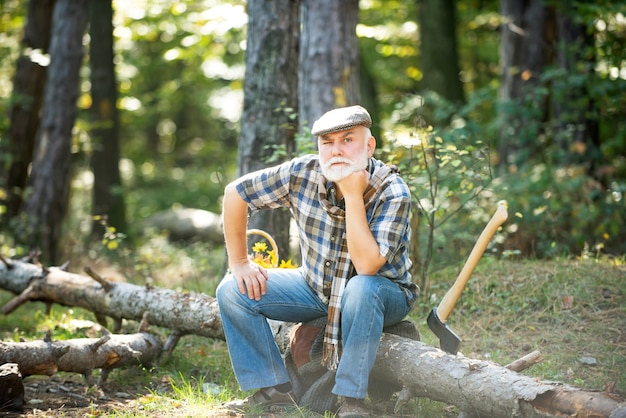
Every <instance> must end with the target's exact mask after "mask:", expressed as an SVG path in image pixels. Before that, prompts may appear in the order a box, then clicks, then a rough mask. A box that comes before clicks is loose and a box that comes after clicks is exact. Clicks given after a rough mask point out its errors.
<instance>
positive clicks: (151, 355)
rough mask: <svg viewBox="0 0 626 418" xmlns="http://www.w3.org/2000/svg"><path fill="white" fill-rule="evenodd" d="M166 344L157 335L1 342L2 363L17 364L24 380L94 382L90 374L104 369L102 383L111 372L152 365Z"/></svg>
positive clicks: (141, 333) (101, 377)
mask: <svg viewBox="0 0 626 418" xmlns="http://www.w3.org/2000/svg"><path fill="white" fill-rule="evenodd" d="M162 348H163V345H162V344H161V341H160V340H159V339H158V338H157V337H156V336H154V335H152V334H149V333H146V332H139V333H136V334H124V335H119V334H111V333H108V332H105V333H104V335H103V336H102V337H100V338H77V339H73V340H64V341H50V340H49V339H47V338H46V339H44V340H43V341H27V342H0V364H2V363H16V364H17V365H18V368H19V371H20V373H21V374H22V376H23V377H27V376H32V375H46V376H52V375H53V374H55V373H57V372H71V373H80V374H82V375H83V376H85V378H86V380H87V382H88V383H90V384H91V383H92V382H91V373H92V372H93V370H95V369H102V373H101V375H100V383H102V382H103V381H105V380H106V378H107V376H108V374H109V373H110V372H111V370H113V369H115V368H118V367H123V366H133V365H143V366H149V365H151V364H154V362H155V361H156V360H157V359H158V358H159V356H160V354H161V351H162Z"/></svg>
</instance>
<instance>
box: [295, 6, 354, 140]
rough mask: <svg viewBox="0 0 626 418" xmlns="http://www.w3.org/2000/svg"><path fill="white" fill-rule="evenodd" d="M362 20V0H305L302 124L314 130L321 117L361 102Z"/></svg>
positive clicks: (301, 45)
mask: <svg viewBox="0 0 626 418" xmlns="http://www.w3.org/2000/svg"><path fill="white" fill-rule="evenodd" d="M358 19H359V2H358V0H342V1H336V0H303V1H302V12H301V21H302V35H301V36H302V40H301V42H300V77H299V78H300V85H299V90H300V97H301V98H302V100H301V101H300V109H299V115H300V125H301V126H302V127H308V129H310V128H311V126H312V125H313V122H315V120H317V118H319V117H320V116H321V115H322V114H323V113H324V112H326V111H328V110H331V109H333V108H335V107H340V106H349V105H353V104H360V103H359V101H360V92H359V60H358V57H359V51H358V44H357V37H356V25H357V23H358ZM312 141H313V139H312ZM313 142H315V141H313Z"/></svg>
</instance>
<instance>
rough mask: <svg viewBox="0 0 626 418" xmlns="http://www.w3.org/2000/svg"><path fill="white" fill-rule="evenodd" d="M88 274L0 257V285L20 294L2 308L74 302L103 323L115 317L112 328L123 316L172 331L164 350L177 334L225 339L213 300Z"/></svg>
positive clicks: (173, 344)
mask: <svg viewBox="0 0 626 418" xmlns="http://www.w3.org/2000/svg"><path fill="white" fill-rule="evenodd" d="M90 273H91V275H92V277H88V276H83V275H79V274H74V273H70V272H67V271H64V270H62V269H60V268H50V269H49V270H47V269H44V268H42V267H40V266H37V265H34V264H30V263H26V262H22V261H17V260H11V261H7V260H4V262H0V288H2V289H6V290H9V291H11V292H13V293H15V294H18V295H19V296H17V297H16V298H14V299H13V300H11V301H10V302H9V303H8V304H7V305H5V306H4V307H3V313H4V314H8V313H10V312H12V311H13V310H15V309H16V308H17V307H19V306H20V305H22V304H23V303H25V302H27V301H32V300H37V301H43V302H46V303H49V304H52V303H58V304H60V305H65V306H76V307H80V308H84V309H87V310H88V311H91V312H93V313H94V314H95V316H96V319H97V320H98V322H99V323H100V324H101V325H103V326H105V327H107V320H106V318H107V317H109V318H113V320H114V322H115V324H114V327H113V330H114V331H116V330H118V329H119V328H120V326H121V321H122V320H123V319H131V320H136V321H139V320H142V319H143V318H144V314H145V315H146V317H145V320H146V321H148V323H150V324H151V325H156V326H160V327H163V328H167V329H169V330H170V331H171V335H170V336H169V338H168V341H166V343H165V347H164V349H165V350H166V351H167V352H171V351H172V350H173V349H174V347H175V345H176V343H177V342H178V339H179V338H180V337H181V336H183V335H187V334H195V335H199V336H203V337H210V338H219V339H222V340H223V339H224V331H223V329H222V321H221V318H220V315H219V309H218V306H217V300H215V298H213V297H210V296H206V295H203V294H197V293H193V292H189V293H181V292H176V291H174V290H169V289H159V288H154V287H149V286H137V285H133V284H130V283H124V282H111V281H108V280H106V279H105V278H101V277H99V276H98V275H97V274H96V273H94V272H91V271H90Z"/></svg>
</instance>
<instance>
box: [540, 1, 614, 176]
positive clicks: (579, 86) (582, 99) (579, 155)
mask: <svg viewBox="0 0 626 418" xmlns="http://www.w3.org/2000/svg"><path fill="white" fill-rule="evenodd" d="M571 3H572V2H571V1H566V2H563V4H561V5H560V6H558V7H557V13H556V22H557V40H558V43H557V45H556V65H557V66H558V68H560V69H562V70H563V73H564V74H566V76H565V77H564V79H560V80H554V85H553V90H554V91H555V94H554V99H553V102H552V103H553V111H554V116H553V120H554V127H555V139H556V141H557V143H558V144H559V145H560V147H561V149H562V150H563V154H564V155H565V158H564V159H563V160H562V161H561V162H562V163H563V164H581V163H583V164H585V165H586V168H587V172H588V173H589V174H590V175H592V176H593V175H594V171H595V169H596V168H597V167H598V166H600V165H602V158H603V157H602V151H601V149H600V146H601V144H600V138H599V124H598V120H597V117H593V116H591V115H594V114H596V113H597V112H595V111H594V108H595V107H596V106H594V102H593V95H592V94H590V93H589V92H588V87H587V86H588V83H587V82H572V81H571V79H572V78H579V79H582V80H587V79H588V78H590V77H591V74H592V73H593V72H594V71H595V67H596V57H595V45H594V42H595V38H594V34H593V33H590V29H589V28H587V27H586V26H585V25H584V24H580V23H577V22H576V16H575V15H573V14H574V13H575V12H574V10H575V8H574V7H573V6H572V4H571ZM605 186H607V187H609V186H608V185H605Z"/></svg>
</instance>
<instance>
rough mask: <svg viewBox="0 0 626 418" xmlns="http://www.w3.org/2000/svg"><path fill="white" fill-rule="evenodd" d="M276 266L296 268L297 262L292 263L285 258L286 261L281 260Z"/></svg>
mask: <svg viewBox="0 0 626 418" xmlns="http://www.w3.org/2000/svg"><path fill="white" fill-rule="evenodd" d="M278 267H280V268H282V269H296V268H298V264H297V263H294V264H292V263H291V260H287V261H285V260H281V262H280V266H278Z"/></svg>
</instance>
